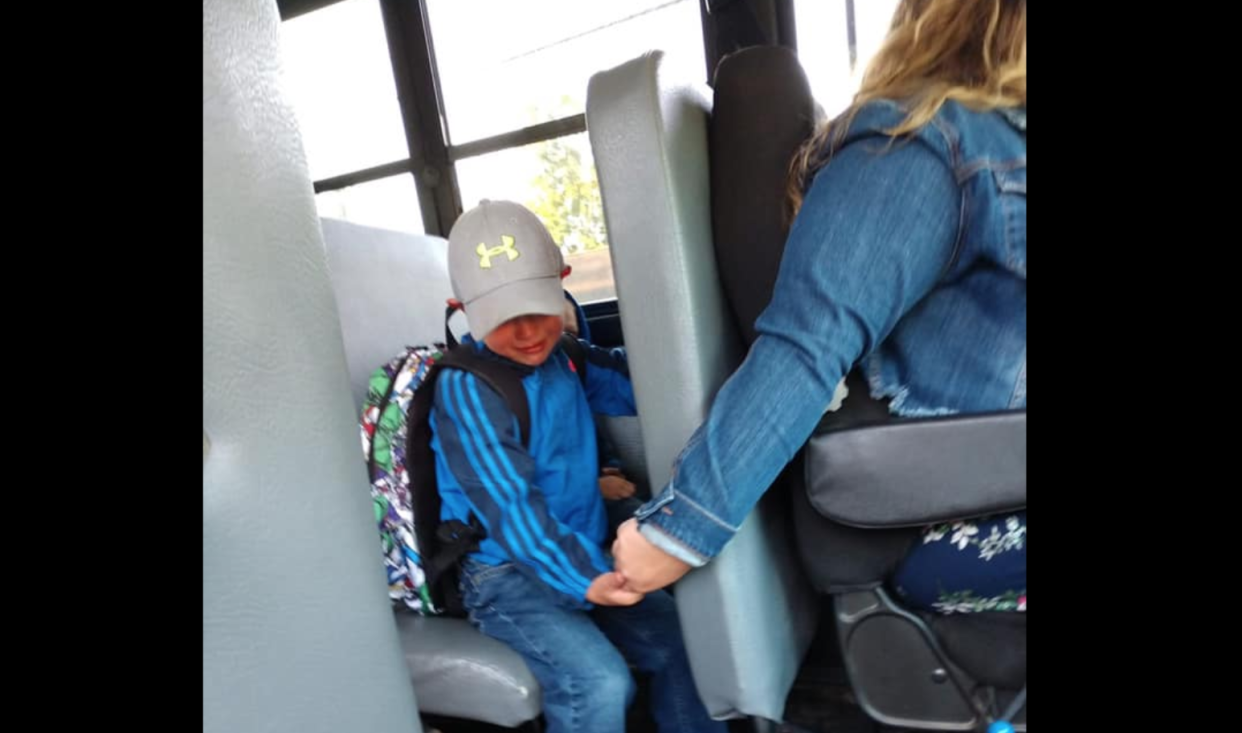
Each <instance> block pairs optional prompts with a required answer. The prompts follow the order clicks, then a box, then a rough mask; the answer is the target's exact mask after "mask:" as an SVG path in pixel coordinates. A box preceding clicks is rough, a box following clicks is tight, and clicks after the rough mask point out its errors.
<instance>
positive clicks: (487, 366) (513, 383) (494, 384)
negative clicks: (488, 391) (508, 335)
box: [437, 346, 530, 446]
mask: <svg viewBox="0 0 1242 733" xmlns="http://www.w3.org/2000/svg"><path fill="white" fill-rule="evenodd" d="M437 366H439V367H440V368H442V369H461V370H462V371H465V372H469V373H471V374H473V375H474V376H476V377H478V378H479V379H481V380H483V383H484V384H486V385H487V386H489V387H491V388H492V389H493V390H495V391H496V393H497V394H499V395H500V396H501V398H503V399H504V401H505V404H506V405H508V406H509V409H510V410H512V411H513V415H514V417H516V418H517V421H518V432H519V434H520V435H521V436H522V445H524V446H529V445H530V404H529V403H528V402H527V401H526V389H525V388H523V387H522V377H523V374H522V373H521V372H519V371H518V370H517V369H514V368H513V367H512V366H510V365H508V364H505V363H504V362H500V361H497V360H495V359H489V358H487V357H486V356H483V355H482V354H480V353H478V352H477V351H475V350H474V348H473V347H470V346H463V347H458V348H456V349H453V350H452V351H450V352H449V353H448V354H447V355H446V356H445V357H444V358H443V359H441V360H440V362H439V363H438V364H437Z"/></svg>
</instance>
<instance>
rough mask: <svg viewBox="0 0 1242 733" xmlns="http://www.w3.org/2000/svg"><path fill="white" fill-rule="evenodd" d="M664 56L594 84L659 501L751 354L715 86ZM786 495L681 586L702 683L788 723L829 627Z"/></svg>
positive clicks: (710, 704)
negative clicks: (715, 240) (715, 125)
mask: <svg viewBox="0 0 1242 733" xmlns="http://www.w3.org/2000/svg"><path fill="white" fill-rule="evenodd" d="M662 57H663V55H662V53H661V52H658V51H656V52H651V53H648V54H646V55H644V56H642V57H640V58H637V59H634V60H633V61H630V62H627V63H625V64H623V65H621V66H619V67H617V68H615V69H611V70H608V71H604V72H600V73H598V74H596V75H595V76H593V77H592V78H591V81H590V84H589V87H588V91H587V129H588V131H589V133H590V139H591V147H592V151H593V154H594V157H595V163H596V167H597V169H598V172H599V179H600V189H601V193H602V195H603V200H604V214H605V219H606V222H607V225H608V235H609V241H610V244H611V251H612V257H613V267H614V271H615V275H616V283H617V293H618V298H619V301H620V310H621V320H622V326H623V328H624V331H625V336H626V347H627V349H628V351H629V354H630V363H631V374H632V376H633V379H634V388H635V392H636V396H637V399H638V408H639V421H640V423H641V425H642V435H643V442H644V449H645V453H646V456H647V465H648V471H649V475H650V479H651V485H652V488H653V490H658V489H659V487H661V486H663V485H664V484H665V483H667V482H668V480H669V477H670V474H671V471H672V466H673V461H674V459H675V458H676V455H677V453H678V452H679V451H680V450H681V448H682V447H683V446H684V445H685V443H686V441H687V440H688V439H689V437H690V435H691V433H692V432H693V431H694V430H695V428H697V427H698V426H699V424H700V423H702V421H703V420H704V418H705V417H706V414H707V410H708V407H709V406H710V404H711V400H712V398H713V396H714V395H715V393H716V391H717V390H718V389H719V387H720V386H721V384H723V382H724V381H725V379H726V378H727V377H728V375H729V374H730V373H731V372H732V371H733V369H735V368H736V367H737V365H738V364H739V363H740V360H741V358H742V355H743V347H742V344H741V340H740V338H739V337H738V334H737V333H736V330H735V328H734V326H733V324H732V315H731V313H730V311H729V308H728V305H727V303H726V302H725V298H724V293H723V291H722V289H721V285H720V278H719V273H718V269H717V267H716V259H715V252H714V248H713V245H712V233H711V210H710V201H711V192H710V186H709V169H708V146H707V120H708V115H709V114H710V112H711V93H710V90H709V89H707V88H706V86H705V85H693V84H685V83H682V82H681V81H679V80H676V79H669V78H666V76H665V74H664V73H662V71H661V60H662ZM786 503H787V497H786V496H784V495H776V492H773V494H772V495H769V496H768V497H765V499H764V500H763V501H762V502H760V504H759V505H758V507H757V509H756V511H755V512H754V513H753V514H752V515H751V516H750V517H749V518H748V519H747V520H746V521H745V522H744V523H743V525H742V528H741V530H740V531H739V532H738V534H737V536H736V537H734V539H733V540H732V541H731V542H730V544H729V545H728V547H726V548H725V551H724V552H723V553H722V554H721V555H720V556H719V557H718V558H716V559H715V560H714V561H713V562H711V563H710V564H709V565H707V566H706V567H704V568H703V569H700V570H696V571H694V572H692V573H690V574H689V575H687V576H686V577H685V578H684V579H683V580H682V581H681V582H680V583H679V584H678V586H677V605H678V610H679V613H680V616H681V618H682V630H683V633H684V635H685V638H686V645H687V649H688V651H689V654H690V661H691V664H692V666H693V670H694V675H695V682H696V684H697V686H698V689H699V692H700V695H701V696H702V698H703V702H704V704H706V706H707V709H708V711H709V712H710V713H712V714H713V715H714V716H717V717H725V716H729V717H733V716H738V715H754V716H759V717H763V718H768V719H772V720H779V719H780V718H781V715H782V713H783V710H784V707H785V698H786V696H787V695H788V692H789V689H790V687H791V685H792V684H793V680H794V677H795V676H796V674H797V671H798V666H799V664H800V662H801V660H802V657H803V655H804V654H805V652H806V649H807V647H808V646H809V644H810V640H811V637H812V635H813V633H814V629H815V623H816V621H817V612H818V605H817V599H816V597H815V595H814V594H813V592H812V591H811V589H810V587H809V585H808V584H807V583H806V580H805V578H804V577H803V576H802V573H801V570H800V568H799V567H798V563H797V560H796V559H795V556H794V554H793V550H792V546H791V544H790V535H791V532H790V531H789V530H788V513H787V510H786V509H785V504H786Z"/></svg>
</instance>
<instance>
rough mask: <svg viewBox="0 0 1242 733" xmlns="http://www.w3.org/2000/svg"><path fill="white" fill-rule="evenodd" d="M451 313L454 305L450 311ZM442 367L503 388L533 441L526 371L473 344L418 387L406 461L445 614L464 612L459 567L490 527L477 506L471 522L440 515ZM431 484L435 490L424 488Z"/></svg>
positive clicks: (430, 572) (430, 582) (421, 537)
mask: <svg viewBox="0 0 1242 733" xmlns="http://www.w3.org/2000/svg"><path fill="white" fill-rule="evenodd" d="M451 314H452V309H450V310H449V313H448V314H447V315H451ZM447 315H446V317H447ZM446 331H447V328H446ZM446 335H451V334H446ZM444 369H461V370H463V371H466V372H469V373H471V374H473V375H475V376H476V377H478V378H479V379H481V380H483V382H484V383H486V384H487V385H488V386H490V387H491V388H492V389H494V390H495V391H496V392H497V393H499V394H500V396H501V398H503V399H504V401H505V404H507V405H508V406H509V409H510V410H512V411H513V414H514V416H515V417H516V418H517V421H518V431H519V433H520V435H521V439H522V445H529V444H530V404H529V403H528V401H527V399H526V390H525V389H523V387H522V376H523V375H522V374H521V373H520V372H519V371H518V370H516V369H514V368H513V367H512V366H509V365H506V364H504V363H501V362H499V361H496V360H494V359H488V358H487V357H485V356H482V355H481V354H479V353H478V352H476V351H475V350H474V348H473V347H471V346H459V347H458V348H455V349H453V350H451V351H449V352H448V353H447V354H446V355H445V356H443V357H442V358H441V359H440V360H439V361H437V362H436V363H435V364H433V365H432V366H431V367H430V371H429V372H428V373H427V376H426V378H425V379H424V380H423V383H422V384H420V385H419V387H418V389H417V390H416V391H415V392H414V399H413V400H412V401H411V404H410V408H409V413H408V417H407V419H408V422H409V434H408V436H407V443H406V450H405V465H406V470H407V471H409V472H410V486H411V489H412V491H411V494H412V497H411V498H412V503H413V505H414V533H415V536H416V537H417V538H418V547H419V549H420V550H421V551H422V553H423V571H424V572H425V573H426V574H427V586H428V588H429V589H430V590H431V592H432V600H433V601H434V602H435V603H436V605H437V606H439V607H440V608H442V609H443V611H444V613H445V614H446V615H449V616H464V615H465V614H466V612H465V607H464V606H463V605H462V599H461V589H460V588H459V587H458V585H457V580H458V573H457V568H458V565H459V563H460V562H461V559H462V558H463V557H465V555H466V554H467V553H469V552H473V551H476V550H478V549H479V542H480V541H481V540H483V539H484V538H485V537H487V530H486V529H485V528H484V527H483V524H482V522H480V521H479V519H478V517H476V516H474V513H473V512H472V513H471V514H470V517H469V524H466V523H463V522H460V521H456V520H454V521H448V522H441V521H440V504H441V502H440V492H439V490H438V488H437V487H438V483H437V482H436V458H435V453H434V452H433V451H432V449H431V407H432V405H433V404H435V393H436V389H435V385H436V381H437V380H438V379H439V377H440V373H441V372H442V371H443V370H444ZM427 487H430V488H431V490H430V491H426V490H421V489H423V488H427Z"/></svg>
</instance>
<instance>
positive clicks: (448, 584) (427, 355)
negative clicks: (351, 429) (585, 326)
mask: <svg viewBox="0 0 1242 733" xmlns="http://www.w3.org/2000/svg"><path fill="white" fill-rule="evenodd" d="M450 312H451V311H450ZM445 330H446V336H447V340H448V342H449V344H450V345H451V346H450V347H446V346H445V345H444V344H440V343H437V344H432V345H430V346H410V347H407V348H406V349H405V350H404V351H403V352H401V353H400V354H398V355H397V356H396V357H394V358H393V359H392V360H391V361H389V362H388V363H387V364H385V365H384V366H382V367H380V368H379V369H376V370H375V372H374V373H373V374H372V375H371V382H370V385H369V386H368V389H367V400H366V404H365V406H364V408H363V413H362V420H361V432H362V452H363V454H364V455H365V456H366V460H367V469H368V472H369V475H370V478H371V500H372V502H373V504H374V507H375V521H376V523H377V525H378V526H379V533H380V540H381V545H382V548H383V553H384V567H385V569H386V570H387V572H388V595H389V597H390V598H391V599H393V600H394V601H402V602H404V603H405V605H406V606H408V607H409V608H410V609H412V610H414V611H416V612H418V613H420V614H423V615H426V616H433V615H448V616H464V615H465V609H464V608H463V607H462V603H461V592H460V590H459V589H458V587H457V581H458V572H457V569H458V565H459V563H460V561H461V558H462V557H463V556H464V555H465V554H466V553H468V552H472V551H474V550H477V549H478V543H479V541H480V540H482V539H483V538H484V537H486V536H487V532H486V530H485V529H484V528H483V525H482V524H481V523H480V522H479V520H478V518H477V517H475V516H474V515H473V514H471V516H470V521H469V524H463V523H462V522H459V521H456V520H454V521H449V522H442V521H441V520H440V492H439V490H438V488H437V484H436V462H435V454H434V453H433V452H432V450H431V423H430V420H429V416H430V412H431V406H432V403H433V402H434V399H435V382H436V378H437V377H438V375H439V373H440V371H441V370H443V369H462V370H464V371H467V372H470V373H471V374H474V375H475V376H476V377H478V378H479V379H481V380H483V381H484V383H486V384H488V385H489V386H491V387H492V389H494V390H495V391H496V392H497V393H498V394H499V395H500V396H501V397H502V398H503V399H504V400H505V403H506V404H507V405H508V406H509V409H510V410H512V411H513V414H514V415H515V416H516V417H517V421H518V428H519V430H520V431H521V437H522V444H523V445H528V444H529V441H530V405H529V404H528V403H527V400H526V391H525V390H524V389H523V388H522V375H521V374H520V373H519V372H517V371H516V370H514V369H513V368H511V367H509V366H507V365H506V364H504V363H502V362H498V361H495V360H493V359H488V358H486V357H484V356H482V355H480V354H478V353H477V352H476V351H475V350H474V349H473V348H471V347H468V346H467V347H459V346H457V344H456V341H455V340H454V339H453V338H452V334H451V333H448V332H447V328H446V329H445ZM561 344H562V347H563V348H564V349H565V351H566V353H568V354H569V357H570V360H571V362H572V365H573V367H574V369H575V370H576V371H577V373H578V377H579V378H580V379H582V380H583V382H584V383H585V380H586V352H585V350H584V349H583V347H582V345H581V344H579V343H578V341H577V339H575V338H573V337H572V336H570V335H568V334H566V335H565V337H564V338H562V339H561Z"/></svg>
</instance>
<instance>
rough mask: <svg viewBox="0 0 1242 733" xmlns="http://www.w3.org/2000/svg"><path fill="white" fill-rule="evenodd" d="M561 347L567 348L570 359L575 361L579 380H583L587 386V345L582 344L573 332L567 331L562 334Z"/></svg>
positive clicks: (584, 385)
mask: <svg viewBox="0 0 1242 733" xmlns="http://www.w3.org/2000/svg"><path fill="white" fill-rule="evenodd" d="M561 348H562V349H564V350H565V353H566V354H567V355H568V356H569V360H570V361H571V362H573V365H574V370H575V371H576V372H577V373H578V381H580V382H582V386H583V387H586V370H587V352H586V347H585V346H583V345H582V342H581V341H579V340H578V337H577V336H574V335H573V334H572V333H565V334H562V335H561Z"/></svg>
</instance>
